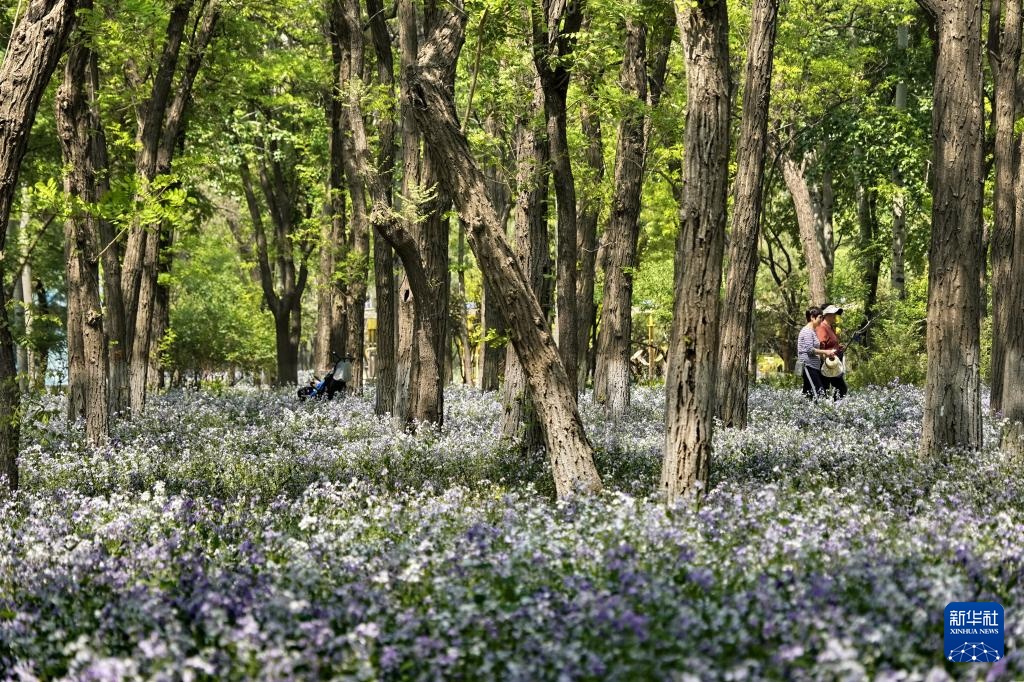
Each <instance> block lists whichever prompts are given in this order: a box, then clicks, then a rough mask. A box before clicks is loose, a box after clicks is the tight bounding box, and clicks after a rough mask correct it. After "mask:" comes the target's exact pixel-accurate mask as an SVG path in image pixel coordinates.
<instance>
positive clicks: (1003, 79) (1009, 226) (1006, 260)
mask: <svg viewBox="0 0 1024 682" xmlns="http://www.w3.org/2000/svg"><path fill="white" fill-rule="evenodd" d="M1000 7H1002V8H1003V11H1002V16H1003V22H1002V26H999V16H1000ZM990 22H991V23H990V25H989V50H988V54H989V62H990V65H991V70H992V73H993V74H994V77H995V128H996V132H995V148H994V156H995V167H996V173H995V175H996V177H995V188H994V190H993V191H994V197H993V204H994V211H993V218H994V220H993V223H992V235H991V250H992V291H994V292H1004V291H1008V290H1009V288H1010V286H1011V282H1010V266H1011V261H1012V258H1013V248H1014V246H1013V235H1014V222H1015V201H1016V199H1015V197H1014V189H1015V188H1014V178H1015V173H1014V165H1015V160H1016V159H1015V156H1016V151H1017V149H1016V145H1015V144H1014V137H1015V136H1014V131H1013V126H1014V122H1015V120H1016V117H1017V106H1016V105H1017V71H1018V69H1019V67H1020V52H1021V0H993V2H992V12H991V15H990ZM1019 310H1020V301H1017V302H1014V301H1013V299H1011V298H1009V297H1006V296H1000V295H995V296H993V297H992V365H991V369H992V372H991V376H992V391H991V399H990V409H991V410H992V412H993V413H997V412H1000V411H1001V410H1002V403H1003V365H1004V363H1005V362H1006V350H1005V343H1006V338H1007V336H1008V335H1009V327H1008V325H1009V324H1010V321H1009V318H1010V317H1011V314H1012V312H1013V311H1019Z"/></svg>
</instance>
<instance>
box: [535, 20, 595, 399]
mask: <svg viewBox="0 0 1024 682" xmlns="http://www.w3.org/2000/svg"><path fill="white" fill-rule="evenodd" d="M542 4H543V7H539V6H537V5H531V20H532V24H533V59H534V64H535V65H536V67H537V72H538V73H539V74H540V80H541V86H542V88H543V90H544V113H545V115H546V117H547V121H548V143H549V144H550V145H551V172H552V175H553V177H554V181H555V204H556V206H557V215H558V227H557V230H556V233H555V255H556V260H555V268H556V272H555V317H556V328H555V335H556V339H557V343H558V354H559V356H560V357H561V358H562V364H563V365H564V366H565V370H566V371H567V372H568V373H569V386H570V388H571V389H572V391H573V392H574V393H575V392H576V391H577V384H576V379H577V375H578V374H579V371H578V361H579V358H578V349H577V338H576V335H577V319H576V267H577V263H576V260H577V252H576V236H577V235H576V233H577V230H576V181H575V179H574V178H573V173H572V163H571V161H570V155H569V140H568V132H567V129H568V120H567V114H566V110H567V106H566V104H567V98H568V93H569V70H568V67H567V66H566V62H565V59H566V58H567V57H568V56H569V55H570V54H571V52H572V49H573V44H574V42H575V39H576V33H577V32H578V31H579V29H580V26H581V24H582V21H583V3H564V2H556V1H555V0H543V3H542ZM541 11H543V16H541V15H540V12H541Z"/></svg>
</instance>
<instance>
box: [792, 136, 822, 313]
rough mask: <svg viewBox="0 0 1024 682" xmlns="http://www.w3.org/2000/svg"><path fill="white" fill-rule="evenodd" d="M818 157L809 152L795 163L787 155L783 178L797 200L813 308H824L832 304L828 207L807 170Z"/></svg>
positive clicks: (797, 211)
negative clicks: (814, 306) (823, 306)
mask: <svg viewBox="0 0 1024 682" xmlns="http://www.w3.org/2000/svg"><path fill="white" fill-rule="evenodd" d="M815 156H816V155H814V154H811V153H807V154H805V155H804V159H803V162H801V163H797V162H795V161H793V159H791V158H790V157H789V156H788V155H787V154H783V155H782V177H783V179H784V180H785V181H786V187H787V188H788V189H789V193H790V195H791V196H792V197H793V208H794V209H795V211H796V221H797V226H798V227H799V231H800V243H801V245H802V246H803V252H804V259H805V260H806V261H807V278H808V288H809V293H810V296H811V305H823V304H824V303H826V302H827V301H828V279H829V276H830V275H831V273H832V243H831V240H830V239H829V236H830V235H829V232H830V230H829V229H828V221H827V217H826V210H827V208H826V206H825V205H824V201H823V200H822V198H821V197H822V195H825V194H827V193H825V192H822V191H816V188H814V187H812V186H811V183H810V182H809V181H808V179H807V168H808V166H809V165H810V164H811V163H812V162H813V160H814V158H815Z"/></svg>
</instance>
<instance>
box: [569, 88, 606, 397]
mask: <svg viewBox="0 0 1024 682" xmlns="http://www.w3.org/2000/svg"><path fill="white" fill-rule="evenodd" d="M597 80H598V78H597V77H589V78H587V79H586V83H585V90H586V92H587V95H588V97H584V98H583V100H582V101H581V102H580V128H581V129H582V130H583V137H584V138H586V140H587V146H586V148H585V150H584V157H585V159H586V162H587V168H586V171H587V178H586V180H585V181H584V186H589V187H591V188H592V189H591V191H588V192H585V193H584V194H583V195H582V198H581V205H580V210H579V214H578V215H577V216H576V248H577V251H578V252H579V261H580V269H579V272H580V276H579V278H578V279H577V280H576V316H577V320H578V323H577V325H576V347H577V349H578V351H579V368H578V371H577V377H576V386H577V388H578V389H579V390H580V391H581V392H582V391H583V390H584V389H585V388H586V385H587V380H588V379H589V378H590V370H591V366H592V365H593V359H594V355H595V353H596V351H597V349H596V348H592V347H591V343H590V339H591V336H592V331H593V330H594V325H595V324H597V304H596V303H595V302H594V285H595V282H596V280H597V277H596V276H595V274H594V273H596V272H597V260H598V239H597V223H598V220H599V219H600V217H601V209H602V201H601V185H602V183H603V182H604V140H603V136H602V134H601V111H600V107H598V106H597V105H596V103H595V102H594V101H593V100H594V97H595V96H596V93H597Z"/></svg>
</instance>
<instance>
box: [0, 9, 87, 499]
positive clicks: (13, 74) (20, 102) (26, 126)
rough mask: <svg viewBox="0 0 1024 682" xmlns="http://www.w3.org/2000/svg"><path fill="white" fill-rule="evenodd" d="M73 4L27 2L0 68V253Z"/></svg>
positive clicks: (11, 381) (2, 387) (0, 361)
mask: <svg viewBox="0 0 1024 682" xmlns="http://www.w3.org/2000/svg"><path fill="white" fill-rule="evenodd" d="M76 5H77V3H76V2H75V1H74V0H32V1H31V2H29V3H28V8H27V10H26V12H25V14H24V16H23V17H22V18H21V20H20V21H19V22H18V25H17V26H15V27H14V30H13V31H12V33H11V36H10V40H9V47H8V49H7V52H6V53H4V58H3V63H2V64H0V130H2V131H3V134H0V252H2V251H3V250H4V249H5V247H6V244H5V242H6V241H7V221H8V220H9V219H10V217H11V204H12V202H13V199H14V192H15V190H16V189H17V186H18V171H19V170H20V169H21V160H22V158H24V156H25V149H26V147H27V144H28V135H29V132H30V131H31V130H32V123H33V122H34V121H35V117H36V111H37V110H38V108H39V100H40V99H41V98H42V96H43V91H44V90H46V86H47V84H48V83H49V82H50V76H51V75H53V70H54V69H55V68H56V66H57V60H58V59H59V58H60V55H61V52H63V50H64V42H65V40H66V39H67V36H68V32H69V31H70V30H71V25H72V23H73V20H74V15H75V9H76ZM6 281H7V275H6V273H5V272H4V268H3V263H2V262H0V473H3V474H4V475H5V476H6V478H7V485H8V487H10V489H11V490H16V489H17V487H18V440H19V439H18V429H19V422H18V413H19V409H18V408H19V405H20V400H19V392H18V375H17V370H16V369H15V356H16V351H15V348H14V338H13V337H12V336H11V329H10V323H9V321H8V317H7V286H6Z"/></svg>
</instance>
